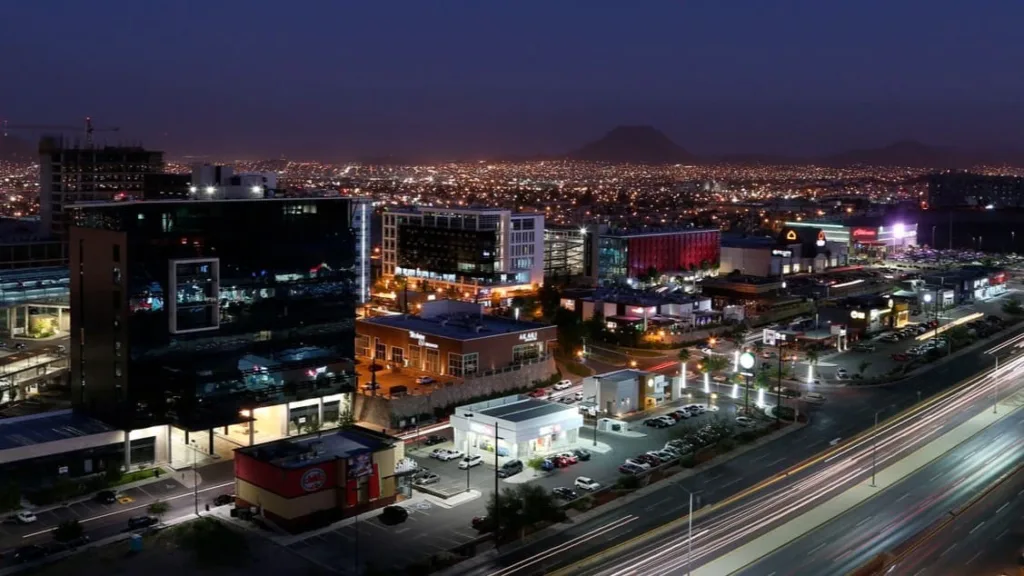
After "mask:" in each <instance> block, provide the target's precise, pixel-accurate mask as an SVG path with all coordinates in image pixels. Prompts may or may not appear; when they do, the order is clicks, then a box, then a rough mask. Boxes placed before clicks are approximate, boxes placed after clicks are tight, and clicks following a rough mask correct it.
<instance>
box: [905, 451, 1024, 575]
mask: <svg viewBox="0 0 1024 576" xmlns="http://www.w3.org/2000/svg"><path fill="white" fill-rule="evenodd" d="M1022 527H1024V471H1020V472H1017V473H1015V474H1013V475H1011V476H1009V477H1007V478H1006V480H1005V481H1004V482H1002V483H1001V484H999V485H998V486H996V487H995V488H994V489H993V490H992V491H991V492H989V493H988V494H987V495H985V496H984V497H983V498H982V499H981V500H978V501H977V502H975V503H974V504H973V505H972V506H971V507H970V508H968V509H967V510H964V511H963V512H962V513H961V514H960V515H958V516H957V517H956V518H955V519H954V520H953V521H951V522H949V523H947V524H946V525H945V526H944V527H942V529H941V530H939V531H938V532H935V533H933V534H932V535H931V537H930V538H928V539H927V540H925V541H924V542H923V543H921V544H920V545H919V546H918V547H916V548H915V549H914V550H913V551H912V552H910V553H909V554H908V555H907V556H906V557H905V558H903V560H901V561H900V562H899V564H898V565H897V566H896V569H897V570H898V571H899V573H900V574H907V575H908V576H911V575H912V576H947V575H948V576H961V575H963V574H991V575H993V576H995V575H999V574H1007V575H1010V574H1018V573H1019V572H1020V571H1021V565H1020V564H1019V563H1018V559H1019V557H1020V554H1021V547H1022V541H1024V539H1022V536H1024V528H1022Z"/></svg>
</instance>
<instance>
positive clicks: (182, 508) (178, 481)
mask: <svg viewBox="0 0 1024 576" xmlns="http://www.w3.org/2000/svg"><path fill="white" fill-rule="evenodd" d="M199 475H200V483H199V484H198V486H196V488H198V491H199V507H200V508H201V509H202V508H204V507H205V506H206V504H210V506H211V507H212V506H213V499H214V498H216V497H217V496H218V495H220V494H232V493H234V486H235V483H234V463H233V462H231V461H225V462H217V463H214V464H210V465H208V466H203V467H202V468H200V469H199ZM193 488H194V487H193V483H192V473H191V471H186V472H179V473H176V474H174V475H173V476H169V475H165V476H164V477H163V478H161V479H160V480H157V481H155V482H153V483H151V484H146V485H144V486H138V487H135V488H129V489H126V490H123V491H122V492H120V493H121V494H122V495H123V496H125V497H126V498H127V500H126V501H125V502H124V503H118V504H100V503H98V502H93V501H85V502H77V503H74V504H71V505H69V506H66V507H59V508H54V509H53V510H49V511H46V512H40V513H38V514H37V516H38V520H37V521H36V522H33V523H32V524H26V525H12V524H3V525H2V526H0V549H3V550H4V557H7V556H8V554H7V552H9V551H11V550H12V549H14V548H17V547H19V546H25V545H27V544H47V543H49V542H52V541H53V534H52V531H53V529H54V528H56V527H57V525H58V524H60V523H61V522H63V521H65V520H71V519H77V520H78V521H79V522H80V523H81V524H82V526H83V527H84V528H85V533H86V535H88V536H89V537H90V538H91V539H93V540H99V539H102V538H106V537H108V536H113V535H114V534H117V533H118V532H124V531H125V530H126V529H127V528H128V518H130V517H132V516H144V515H146V509H147V508H148V507H149V505H150V504H152V503H153V502H156V501H157V500H162V501H164V502H166V503H167V505H168V506H169V507H170V509H169V510H168V511H167V513H166V514H164V516H165V517H167V518H174V517H177V516H181V515H183V514H187V513H188V512H189V511H192V510H194V508H195V504H194V496H193Z"/></svg>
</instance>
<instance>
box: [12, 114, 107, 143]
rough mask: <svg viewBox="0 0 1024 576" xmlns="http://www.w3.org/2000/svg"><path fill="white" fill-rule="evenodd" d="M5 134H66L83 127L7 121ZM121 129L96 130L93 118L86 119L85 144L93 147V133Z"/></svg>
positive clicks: (87, 117)
mask: <svg viewBox="0 0 1024 576" xmlns="http://www.w3.org/2000/svg"><path fill="white" fill-rule="evenodd" d="M2 129H3V133H4V136H7V131H8V130H58V131H61V132H66V131H69V130H81V129H82V127H81V126H59V125H53V126H51V125H46V124H8V123H7V120H4V121H3V126H2ZM119 130H121V129H120V128H114V127H111V128H96V127H95V126H93V125H92V117H91V116H86V117H85V144H86V145H87V146H92V133H93V132H117V131H119Z"/></svg>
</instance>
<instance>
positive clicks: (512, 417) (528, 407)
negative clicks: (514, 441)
mask: <svg viewBox="0 0 1024 576" xmlns="http://www.w3.org/2000/svg"><path fill="white" fill-rule="evenodd" d="M575 410H576V408H574V407H572V406H566V405H564V404H559V403H557V402H548V401H547V400H539V399H537V398H526V399H525V400H520V401H518V402H512V403H510V404H504V405H502V406H495V407H493V408H485V409H483V410H477V411H476V413H478V414H483V415H484V416H490V417H491V418H496V419H499V420H505V421H507V422H525V421H527V420H532V419H534V418H540V417H541V416H548V415H550V414H557V413H559V412H565V411H575Z"/></svg>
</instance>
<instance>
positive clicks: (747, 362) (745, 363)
mask: <svg viewBox="0 0 1024 576" xmlns="http://www.w3.org/2000/svg"><path fill="white" fill-rule="evenodd" d="M740 367H742V368H743V369H744V370H750V369H751V368H753V367H754V355H753V354H751V353H750V352H744V353H743V354H740Z"/></svg>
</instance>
